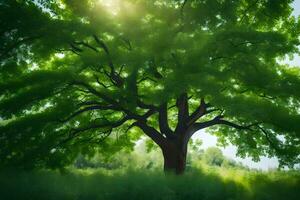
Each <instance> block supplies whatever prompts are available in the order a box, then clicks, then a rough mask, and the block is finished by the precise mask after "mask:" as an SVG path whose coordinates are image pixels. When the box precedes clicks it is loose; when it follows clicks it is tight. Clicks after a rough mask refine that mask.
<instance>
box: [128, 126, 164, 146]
mask: <svg viewBox="0 0 300 200" xmlns="http://www.w3.org/2000/svg"><path fill="white" fill-rule="evenodd" d="M132 126H137V127H139V128H140V129H141V130H142V131H143V132H144V133H145V134H146V135H147V136H149V137H150V138H151V139H152V140H153V141H154V142H155V143H156V144H157V145H159V146H160V147H162V146H163V145H164V144H165V142H166V139H165V138H164V137H163V136H162V134H160V133H159V132H158V131H157V130H156V129H155V128H153V127H151V126H148V125H147V124H146V121H137V122H134V123H133V124H132Z"/></svg>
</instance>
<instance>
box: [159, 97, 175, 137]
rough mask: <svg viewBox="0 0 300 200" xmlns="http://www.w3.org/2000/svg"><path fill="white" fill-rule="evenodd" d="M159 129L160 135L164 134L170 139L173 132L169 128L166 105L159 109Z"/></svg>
mask: <svg viewBox="0 0 300 200" xmlns="http://www.w3.org/2000/svg"><path fill="white" fill-rule="evenodd" d="M158 120H159V129H160V132H161V133H162V134H165V135H166V136H167V137H168V138H172V137H173V136H174V135H173V132H172V130H171V129H170V127H169V123H168V105H167V103H164V104H162V105H161V106H160V108H159V115H158Z"/></svg>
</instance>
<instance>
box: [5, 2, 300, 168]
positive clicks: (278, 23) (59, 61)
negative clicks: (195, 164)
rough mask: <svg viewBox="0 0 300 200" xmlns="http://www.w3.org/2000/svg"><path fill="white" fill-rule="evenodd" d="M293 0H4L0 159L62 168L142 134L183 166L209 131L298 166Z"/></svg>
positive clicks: (299, 78)
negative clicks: (193, 143) (197, 138)
mask: <svg viewBox="0 0 300 200" xmlns="http://www.w3.org/2000/svg"><path fill="white" fill-rule="evenodd" d="M291 2H292V1H291V0H280V1H278V0H234V1H233V0H184V1H183V0H177V1H176V0H153V1H147V0H122V1H120V0H110V1H107V0H105V1H101V0H81V1H76V0H51V1H43V0H39V1H36V0H35V1H33V0H32V1H31V0H19V1H15V0H2V1H1V2H0V18H1V21H0V41H1V47H0V70H1V71H0V72H1V74H0V117H1V122H0V163H1V166H2V167H12V166H13V167H22V168H32V167H52V168H55V167H63V166H66V165H68V164H70V163H72V162H73V160H74V159H75V158H76V157H77V155H78V154H79V153H80V154H84V155H90V156H92V155H93V154H94V153H95V152H97V151H101V152H103V153H105V152H108V153H113V152H115V151H118V150H119V149H121V148H132V146H134V144H135V141H137V140H138V139H139V138H140V137H141V136H142V135H143V134H142V133H144V134H146V135H147V136H148V137H149V138H150V139H151V140H152V141H153V142H154V143H156V144H157V145H158V146H159V147H160V148H161V150H162V153H163V157H164V169H165V170H173V171H175V172H176V173H182V172H183V171H184V169H185V163H186V154H187V146H188V141H189V139H190V138H191V136H192V135H193V134H194V133H195V132H196V131H198V130H201V129H205V128H208V131H210V132H212V133H214V134H216V135H217V136H218V137H219V141H220V142H221V143H223V144H224V145H226V144H228V143H232V144H234V145H236V146H237V147H238V154H239V155H240V156H252V157H253V158H254V159H259V156H262V155H269V156H277V157H278V158H279V160H280V163H281V164H282V165H289V166H292V165H293V164H295V163H299V154H300V116H299V109H300V100H299V95H300V92H299V91H300V70H299V68H296V67H291V66H287V65H284V64H282V63H281V62H279V61H280V59H284V58H286V56H292V55H294V54H297V53H299V49H298V45H299V36H300V23H299V19H296V18H295V17H293V16H292V15H291V13H292V8H291V6H290V4H291Z"/></svg>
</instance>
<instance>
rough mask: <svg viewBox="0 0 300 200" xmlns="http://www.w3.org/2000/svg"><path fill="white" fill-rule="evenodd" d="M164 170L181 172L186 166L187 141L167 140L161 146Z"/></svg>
mask: <svg viewBox="0 0 300 200" xmlns="http://www.w3.org/2000/svg"><path fill="white" fill-rule="evenodd" d="M162 152H163V156H164V171H165V172H167V173H168V172H171V173H175V174H183V173H184V170H185V166H186V155H187V142H178V141H168V142H167V144H166V145H164V146H163V147H162Z"/></svg>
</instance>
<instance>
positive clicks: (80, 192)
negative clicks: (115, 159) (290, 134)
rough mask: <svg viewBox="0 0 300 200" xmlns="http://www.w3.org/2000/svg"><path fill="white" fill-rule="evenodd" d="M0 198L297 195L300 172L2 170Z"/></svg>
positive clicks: (173, 199) (242, 199)
mask: <svg viewBox="0 0 300 200" xmlns="http://www.w3.org/2000/svg"><path fill="white" fill-rule="evenodd" d="M0 185H1V197H0V199H3V200H6V199H7V200H11V199H30V200H34V199H37V200H40V199H49V200H50V199H51V200H57V199H64V200H68V199H70V200H71V199H72V200H83V199H91V200H93V199H107V200H116V199H131V200H132V199H142V200H148V199H149V200H150V199H164V200H167V199H170V200H179V199H180V200H186V199H189V200H193V199H195V200H206V199H207V200H217V199H220V200H221V199H222V200H223V199H228V200H229V199H230V200H233V199H236V200H247V199H253V200H254V199H255V200H277V199H278V200H279V199H280V200H296V199H299V197H300V173H299V172H293V171H289V172H278V171H277V172H276V171H274V172H268V173H266V172H259V171H249V170H238V169H225V168H220V167H210V168H209V170H207V169H205V168H202V169H197V168H193V169H190V170H189V171H188V172H187V173H186V174H185V175H183V176H180V177H178V176H172V175H167V176H166V175H165V174H163V173H161V172H157V171H155V170H148V171H145V170H130V169H126V170H101V169H84V170H78V169H76V170H71V171H68V172H65V173H64V174H61V173H59V172H54V171H38V172H12V171H10V172H8V171H6V172H1V175H0Z"/></svg>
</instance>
